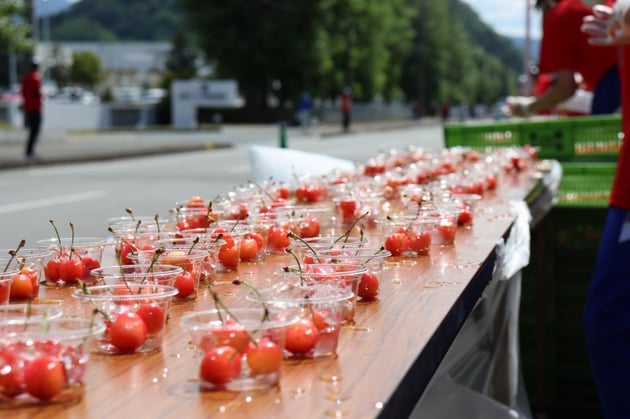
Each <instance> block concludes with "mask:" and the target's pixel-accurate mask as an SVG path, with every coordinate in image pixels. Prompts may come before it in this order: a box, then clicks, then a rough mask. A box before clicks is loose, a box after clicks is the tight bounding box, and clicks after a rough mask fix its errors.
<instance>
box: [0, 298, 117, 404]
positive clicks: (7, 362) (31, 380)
mask: <svg viewBox="0 0 630 419" xmlns="http://www.w3.org/2000/svg"><path fill="white" fill-rule="evenodd" d="M2 312H3V310H2V309H0V313H2ZM41 316H42V315H41V313H40V314H35V313H31V314H28V315H27V316H21V317H20V316H13V315H12V316H4V317H0V409H12V408H22V407H29V406H41V405H46V404H53V403H64V404H68V403H73V402H76V401H78V400H80V399H81V398H82V396H83V393H84V386H83V377H84V374H85V371H86V367H87V364H88V360H89V356H90V352H91V350H92V347H93V345H94V343H95V341H96V340H97V338H98V336H99V335H101V334H102V333H103V331H104V330H105V326H104V325H103V323H102V322H101V321H99V320H98V319H97V318H95V317H94V316H92V315H90V316H89V317H86V318H64V317H58V318H52V317H48V318H47V319H46V321H43V317H41Z"/></svg>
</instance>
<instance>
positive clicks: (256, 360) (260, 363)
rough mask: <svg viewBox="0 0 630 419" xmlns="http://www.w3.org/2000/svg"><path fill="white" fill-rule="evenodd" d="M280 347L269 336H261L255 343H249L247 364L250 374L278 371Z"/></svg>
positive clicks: (280, 357) (280, 356)
mask: <svg viewBox="0 0 630 419" xmlns="http://www.w3.org/2000/svg"><path fill="white" fill-rule="evenodd" d="M282 358H283V355H282V349H280V346H279V345H278V344H277V343H275V342H274V341H272V340H271V339H269V338H266V337H264V338H262V339H260V341H259V342H258V343H257V344H254V343H252V342H250V343H249V347H248V348H247V365H249V368H251V370H252V374H254V375H255V374H268V373H272V372H274V371H278V370H279V369H280V366H281V365H282Z"/></svg>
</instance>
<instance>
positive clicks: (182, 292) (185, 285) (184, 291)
mask: <svg viewBox="0 0 630 419" xmlns="http://www.w3.org/2000/svg"><path fill="white" fill-rule="evenodd" d="M174 287H175V288H177V291H178V293H177V295H176V296H175V298H186V297H189V296H191V295H193V294H194V293H195V278H194V277H193V275H192V274H191V273H190V272H187V271H184V272H182V273H181V274H179V275H177V277H176V278H175V283H174Z"/></svg>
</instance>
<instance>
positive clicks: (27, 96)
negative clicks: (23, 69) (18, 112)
mask: <svg viewBox="0 0 630 419" xmlns="http://www.w3.org/2000/svg"><path fill="white" fill-rule="evenodd" d="M41 87H42V81H41V78H40V76H39V73H38V72H37V71H31V72H30V73H28V74H26V76H24V79H23V80H22V98H23V100H24V112H41V110H42V94H41Z"/></svg>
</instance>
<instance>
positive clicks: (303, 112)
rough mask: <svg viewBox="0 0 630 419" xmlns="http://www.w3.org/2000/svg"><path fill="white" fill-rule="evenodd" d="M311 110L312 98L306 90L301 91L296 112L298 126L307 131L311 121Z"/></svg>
mask: <svg viewBox="0 0 630 419" xmlns="http://www.w3.org/2000/svg"><path fill="white" fill-rule="evenodd" d="M312 110H313V100H312V99H311V95H310V94H309V93H308V92H302V96H300V100H299V101H298V106H297V113H298V119H299V121H300V126H301V127H302V130H303V131H307V130H308V127H309V125H310V123H311V111H312Z"/></svg>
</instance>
